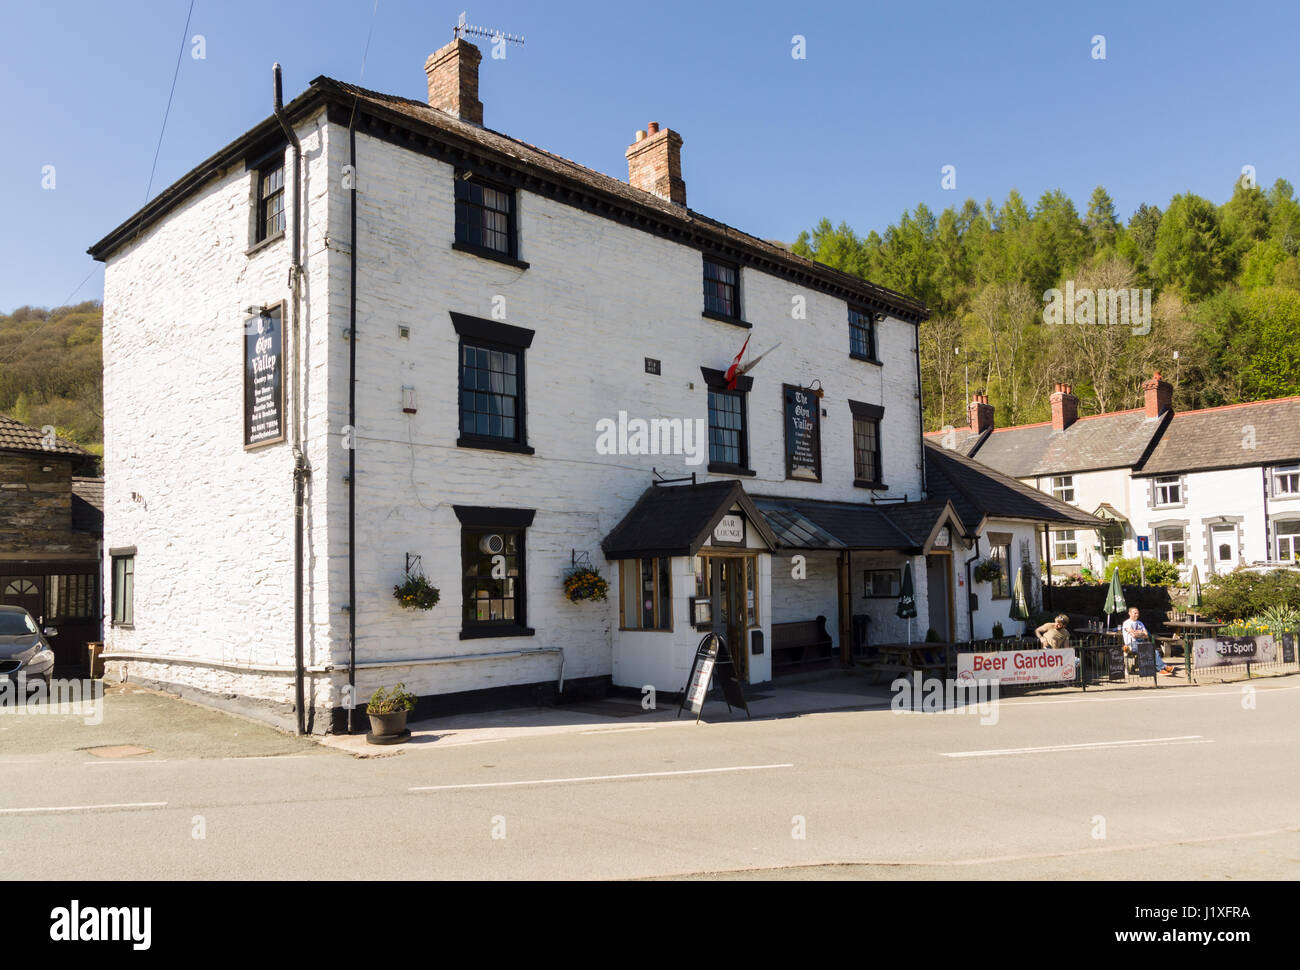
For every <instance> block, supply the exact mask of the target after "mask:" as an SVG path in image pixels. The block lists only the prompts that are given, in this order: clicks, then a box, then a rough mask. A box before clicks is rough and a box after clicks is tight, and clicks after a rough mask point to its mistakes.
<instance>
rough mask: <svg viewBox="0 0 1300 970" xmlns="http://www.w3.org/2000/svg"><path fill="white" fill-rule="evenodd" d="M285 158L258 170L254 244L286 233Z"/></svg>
mask: <svg viewBox="0 0 1300 970" xmlns="http://www.w3.org/2000/svg"><path fill="white" fill-rule="evenodd" d="M284 225H285V213H284V156H283V155H281V156H280V157H279V158H278V159H277V160H276V161H274V162H272V163H270V164H269V165H266V166H264V167H262V168H259V169H258V170H257V225H256V228H255V230H254V233H253V236H254V239H253V241H254V242H262V241H263V240H266V239H271V238H272V237H274V236H278V235H280V233H282V232H284Z"/></svg>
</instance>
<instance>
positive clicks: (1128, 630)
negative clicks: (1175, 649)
mask: <svg viewBox="0 0 1300 970" xmlns="http://www.w3.org/2000/svg"><path fill="white" fill-rule="evenodd" d="M1139 616H1141V612H1140V611H1139V610H1138V608H1137V607H1136V606H1130V607H1129V608H1128V619H1127V620H1125V621H1124V624H1123V626H1121V627H1120V630H1121V631H1122V632H1123V634H1124V652H1125V653H1129V652H1130V651H1132V649H1133V645H1134V644H1136V643H1143V642H1146V641H1148V640H1150V639H1151V634H1150V633H1149V632H1147V628H1146V624H1144V623H1143V622H1142V621H1141V620H1140V619H1138V617H1139ZM1155 654H1156V669H1157V670H1159V671H1160V673H1162V674H1168V675H1169V676H1170V677H1174V676H1176V675H1177V674H1178V670H1177V668H1175V667H1171V666H1170V665H1169V664H1167V663H1165V658H1164V656H1163V655H1162V654H1161V653H1160V646H1159V644H1157V645H1156V646H1155Z"/></svg>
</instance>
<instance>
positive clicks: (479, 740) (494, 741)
mask: <svg viewBox="0 0 1300 970" xmlns="http://www.w3.org/2000/svg"><path fill="white" fill-rule="evenodd" d="M514 740H518V739H516V738H475V739H474V740H472V741H449V742H448V743H447V744H440V745H438V747H440V748H464V747H467V746H468V745H471V744H500V743H501V742H502V741H514Z"/></svg>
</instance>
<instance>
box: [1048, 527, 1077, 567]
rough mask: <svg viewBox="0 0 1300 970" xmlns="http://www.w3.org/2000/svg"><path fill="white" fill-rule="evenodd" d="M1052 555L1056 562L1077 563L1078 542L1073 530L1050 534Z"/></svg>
mask: <svg viewBox="0 0 1300 970" xmlns="http://www.w3.org/2000/svg"><path fill="white" fill-rule="evenodd" d="M1052 555H1053V556H1055V557H1056V560H1057V562H1078V560H1079V540H1078V537H1077V536H1075V534H1074V530H1073V529H1063V530H1061V531H1060V532H1053V533H1052Z"/></svg>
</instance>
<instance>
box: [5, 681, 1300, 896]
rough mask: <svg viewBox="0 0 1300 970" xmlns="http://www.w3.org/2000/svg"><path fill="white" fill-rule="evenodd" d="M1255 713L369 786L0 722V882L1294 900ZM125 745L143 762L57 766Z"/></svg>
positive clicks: (415, 776)
mask: <svg viewBox="0 0 1300 970" xmlns="http://www.w3.org/2000/svg"><path fill="white" fill-rule="evenodd" d="M1250 689H1251V691H1252V693H1250V694H1249V695H1247V694H1244V693H1243V688H1242V687H1241V686H1240V685H1216V686H1207V687H1186V688H1183V689H1180V690H1166V691H1159V692H1156V691H1126V692H1110V693H1105V694H1088V695H1058V696H1053V697H1049V698H1020V699H1012V700H1005V701H1003V702H1001V704H1000V705H999V707H998V712H997V715H998V716H997V723H996V724H984V723H981V718H980V717H979V716H978V714H977V713H946V714H928V715H927V714H910V713H908V714H902V713H895V712H893V711H890V710H872V711H859V712H846V713H827V714H815V715H805V716H799V717H790V718H781V719H772V720H760V721H751V722H736V723H724V724H704V725H695V724H693V723H690V722H686V721H683V722H680V723H666V724H665V723H657V724H648V725H633V726H629V725H626V724H623V725H620V724H618V723H614V722H612V723H611V724H610V726H609V727H608V728H599V729H592V730H586V731H582V732H577V731H575V732H571V733H566V734H551V735H538V736H531V737H522V738H517V739H509V740H500V741H489V742H486V743H478V744H461V745H458V746H449V747H445V748H444V747H439V746H437V745H426V746H422V747H420V748H419V749H418V750H410V751H407V752H405V753H403V754H401V755H397V756H394V757H381V758H375V759H369V760H361V759H357V758H353V757H351V756H349V755H347V754H344V753H341V752H338V751H335V750H327V749H323V748H320V747H318V746H315V745H312V744H310V743H309V742H304V741H301V740H299V739H293V738H286V737H284V736H283V735H279V734H276V733H275V732H271V731H269V730H268V729H265V728H262V727H260V726H256V725H251V724H250V723H249V722H246V721H243V720H241V719H237V718H232V717H230V716H228V715H224V714H217V713H214V712H208V711H203V710H202V709H198V708H193V707H192V706H190V705H182V704H181V702H176V701H169V702H168V703H169V704H173V705H177V707H180V706H184V707H185V708H187V709H188V711H187V712H184V713H183V714H178V715H175V716H176V717H181V718H182V720H184V719H185V718H191V719H194V722H195V723H193V724H189V725H188V726H186V727H185V729H184V730H182V731H180V732H179V734H178V733H176V732H170V733H168V732H154V734H153V735H151V734H150V733H149V732H147V731H146V732H141V731H138V730H136V729H134V728H113V727H112V725H113V724H114V723H115V720H114V718H111V717H107V718H106V719H105V721H104V725H102V726H100V727H99V728H97V729H91V728H89V727H80V726H78V725H77V724H76V723H75V722H74V721H72V720H71V719H62V718H49V719H47V720H44V721H42V720H40V719H38V718H30V719H28V720H24V719H23V718H21V717H17V716H15V715H9V716H8V717H0V875H2V876H3V877H4V878H8V879H77V880H84V879H102V878H116V879H155V878H180V879H207V878H223V879H226V878H240V879H250V878H251V879H283V878H308V879H340V878H343V879H346V878H355V877H361V876H363V875H365V874H367V873H374V872H381V873H384V874H385V877H386V878H401V877H410V878H432V879H440V878H454V879H509V878H545V879H572V878H597V879H610V878H613V879H621V878H647V877H648V878H655V877H661V878H662V877H673V876H690V877H692V878H788V879H823V878H826V879H845V878H848V879H904V878H905V879H939V878H941V879H951V878H957V879H988V878H998V879H1001V878H1031V879H1058V878H1083V879H1112V878H1122V879H1236V878H1254V879H1294V878H1296V877H1297V875H1300V772H1297V770H1296V766H1297V765H1298V764H1300V732H1298V731H1297V730H1296V726H1297V724H1300V677H1286V678H1280V679H1276V680H1267V681H1257V682H1256V683H1255V684H1254V685H1252V687H1251V688H1250ZM112 700H113V699H112V698H110V701H112ZM129 700H130V697H129V696H128V697H125V698H123V703H126V702H127V701H129ZM196 711H197V712H198V713H195V712H196ZM111 713H112V709H111V708H110V714H111ZM209 719H210V720H211V724H210V725H207V726H205V723H204V722H205V720H209ZM136 720H137V721H139V717H137V719H136ZM20 722H21V723H20ZM128 722H129V719H126V718H121V719H117V723H119V724H126V723H128ZM208 730H212V731H223V732H224V734H222V735H221V737H220V738H218V739H217V740H216V741H214V742H213V743H212V744H209V743H208V741H207V738H208ZM232 735H234V736H232ZM237 737H242V738H243V740H242V741H239V740H237ZM78 738H80V739H81V740H82V741H84V742H86V743H82V744H76V743H74V742H75V740H76V739H78ZM178 738H179V739H178ZM122 743H134V744H139V745H141V746H144V747H149V748H150V750H149V751H147V752H145V753H141V754H137V755H135V756H130V757H119V758H102V757H97V756H96V755H95V754H93V753H91V752H89V751H85V750H77V749H78V748H87V747H93V746H98V745H102V744H122Z"/></svg>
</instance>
